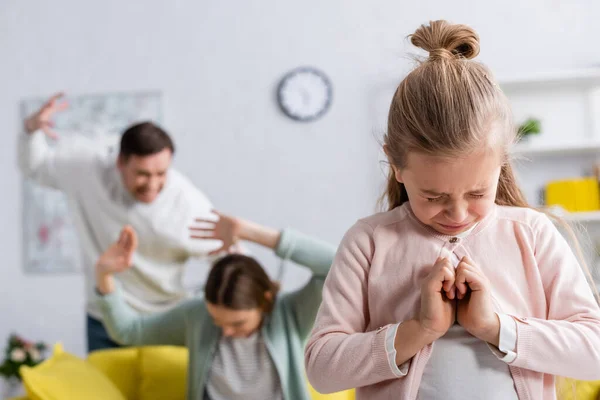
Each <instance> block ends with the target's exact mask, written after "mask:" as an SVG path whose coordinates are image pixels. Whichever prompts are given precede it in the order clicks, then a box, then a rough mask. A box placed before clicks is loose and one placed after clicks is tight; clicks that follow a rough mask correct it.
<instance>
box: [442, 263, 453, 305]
mask: <svg viewBox="0 0 600 400" xmlns="http://www.w3.org/2000/svg"><path fill="white" fill-rule="evenodd" d="M450 268H452V267H444V278H445V279H444V282H443V284H442V288H443V289H444V292H446V297H448V298H449V299H450V300H452V299H454V297H455V295H456V291H455V286H454V280H455V276H454V271H452V270H451V269H450Z"/></svg>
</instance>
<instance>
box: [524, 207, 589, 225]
mask: <svg viewBox="0 0 600 400" xmlns="http://www.w3.org/2000/svg"><path fill="white" fill-rule="evenodd" d="M536 208H542V209H545V211H547V212H549V213H551V214H553V215H556V216H557V217H560V218H563V219H565V220H566V221H568V222H578V223H586V222H587V223H590V222H600V210H595V211H578V212H569V211H567V210H565V209H564V208H562V207H560V206H550V207H545V206H542V207H539V206H538V207H536Z"/></svg>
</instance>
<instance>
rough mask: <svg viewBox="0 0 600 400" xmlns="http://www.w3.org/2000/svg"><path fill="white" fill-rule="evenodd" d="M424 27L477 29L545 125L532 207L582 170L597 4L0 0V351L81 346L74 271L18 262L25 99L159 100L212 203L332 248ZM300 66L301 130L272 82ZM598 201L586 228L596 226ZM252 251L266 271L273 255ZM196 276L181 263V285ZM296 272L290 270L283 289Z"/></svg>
mask: <svg viewBox="0 0 600 400" xmlns="http://www.w3.org/2000/svg"><path fill="white" fill-rule="evenodd" d="M435 19H447V20H449V21H452V22H456V23H465V24H468V25H471V26H472V27H473V28H475V30H476V31H477V32H478V33H479V35H480V38H481V54H480V56H479V58H478V59H479V60H481V61H482V62H484V63H486V64H487V65H488V66H489V67H490V68H491V69H492V71H493V72H494V74H495V75H496V76H497V77H498V79H499V80H500V82H501V84H502V85H505V86H504V87H506V92H507V94H508V95H509V97H511V96H512V99H513V101H514V103H513V104H514V105H515V107H516V108H518V109H516V110H515V117H516V119H517V122H518V123H521V122H524V121H525V120H526V119H527V118H529V117H535V118H537V119H539V120H541V125H542V127H543V128H542V133H541V134H538V135H535V136H536V137H533V138H531V140H529V141H528V142H527V143H525V145H524V146H522V147H521V149H520V151H519V152H520V154H521V155H523V156H525V157H523V159H524V160H523V161H521V162H520V164H519V165H520V166H519V171H520V175H519V176H520V179H521V181H522V184H523V185H524V187H525V190H526V193H527V195H528V197H529V199H530V201H531V202H532V203H533V204H539V203H540V202H542V201H543V197H541V195H540V189H541V188H542V187H543V186H544V185H546V184H547V183H548V182H549V181H551V180H552V179H562V178H571V177H573V176H579V175H581V176H586V175H589V174H592V169H593V168H592V165H593V162H594V159H595V157H596V156H595V153H594V152H593V150H594V149H596V150H597V149H598V147H593V146H591V147H588V146H587V144H586V143H588V142H587V141H590V143H593V142H594V140H595V139H594V138H595V137H598V138H600V132H598V133H599V135H598V136H595V135H596V133H595V132H596V131H595V130H594V129H595V128H594V123H595V122H594V120H593V118H592V116H593V115H595V113H594V107H596V106H597V105H598V103H597V102H596V100H594V99H595V97H593V95H594V94H593V93H594V92H593V90H590V88H591V87H593V83H594V82H596V83H598V81H600V80H599V79H598V77H600V74H597V72H596V70H595V68H596V67H599V66H600V53H599V52H598V42H597V40H598V37H600V24H598V21H599V20H600V3H599V2H597V1H594V0H574V1H571V2H565V1H558V0H504V1H502V2H500V1H489V2H482V1H479V2H475V1H467V0H455V1H453V2H447V1H442V0H421V1H418V2H417V1H414V2H409V1H389V0H385V1H384V0H371V1H368V2H367V1H348V0H345V1H342V0H327V1H317V0H304V1H302V2H292V1H281V0H278V1H274V0H262V1H234V2H217V1H212V2H211V1H191V0H171V1H141V0H128V1H122V0H119V1H117V0H104V1H103V2H82V1H75V0H55V1H52V2H47V1H41V0H26V1H22V0H21V1H17V0H2V2H1V3H0V54H1V56H0V76H1V77H2V85H1V90H0V123H1V128H2V137H3V145H2V146H0V163H1V166H2V168H1V171H2V172H3V177H2V184H1V188H2V189H1V192H2V197H1V198H0V221H2V225H3V226H2V229H0V244H1V254H2V262H1V263H0V268H1V272H0V343H3V342H4V340H5V338H7V337H8V335H9V333H11V332H13V331H18V332H19V333H21V334H22V335H23V336H26V337H30V338H32V339H35V340H43V341H45V342H46V343H55V342H57V341H62V342H63V343H64V345H65V348H67V349H69V350H70V351H71V352H73V353H76V354H80V355H83V354H85V334H84V316H85V314H84V289H83V277H82V274H81V273H57V274H34V273H27V271H25V269H24V267H23V257H24V255H23V254H24V251H23V249H24V243H23V237H24V235H23V207H24V206H23V191H22V177H21V174H20V173H19V171H18V169H17V163H16V146H17V136H18V135H19V133H20V132H21V126H22V114H21V109H20V105H21V104H22V102H23V100H24V99H29V98H39V97H42V98H43V97H47V96H49V95H51V94H52V93H54V92H56V91H61V90H63V91H65V92H66V94H67V95H68V96H70V97H71V96H73V97H77V96H84V95H102V94H111V93H129V92H147V91H153V92H157V93H160V95H161V102H162V109H161V114H162V116H161V124H162V125H163V126H164V127H165V129H166V130H167V131H168V132H169V133H171V134H172V136H173V137H174V139H175V142H176V145H177V148H178V151H177V154H176V157H175V166H176V167H177V168H178V169H179V170H180V171H182V172H183V173H184V174H186V175H187V176H188V177H190V178H191V179H192V180H193V182H194V183H195V184H196V185H197V186H198V187H199V188H200V189H201V190H202V191H204V193H206V194H207V195H208V196H209V198H210V199H211V200H212V201H213V203H214V205H215V206H216V207H217V208H218V209H219V210H221V211H223V212H226V213H229V214H233V215H239V216H242V217H245V218H248V219H252V220H255V221H258V222H260V223H263V224H267V225H271V226H274V227H288V226H289V227H294V228H297V229H299V230H302V231H304V232H307V233H309V234H312V235H315V236H317V237H320V238H323V239H326V240H328V241H330V242H331V243H334V244H337V243H339V241H340V239H341V237H342V235H343V233H344V232H345V231H346V230H347V229H348V228H349V227H350V226H351V225H352V224H353V223H354V222H355V221H356V220H357V219H358V218H361V217H363V216H366V215H368V214H371V213H373V212H374V211H375V210H376V201H377V198H378V196H379V194H380V192H381V189H382V184H383V180H384V175H385V171H386V166H385V165H384V164H382V160H383V157H382V153H381V152H380V147H379V140H380V139H381V136H382V134H383V132H384V131H385V125H386V115H387V108H388V106H389V102H390V99H391V96H392V94H393V92H394V90H395V88H396V86H397V84H398V82H399V81H400V80H401V79H402V77H403V76H404V75H405V74H406V73H407V72H408V71H410V68H411V67H412V66H413V65H414V64H413V61H412V59H411V57H410V54H411V53H412V54H416V49H415V48H413V47H412V46H410V44H409V42H408V41H407V40H406V36H407V35H408V34H410V33H412V32H414V30H415V29H416V28H417V27H418V26H419V25H420V24H422V23H426V22H428V21H429V20H435ZM302 66H310V67H315V68H317V69H319V70H320V71H322V72H323V73H324V74H325V75H326V76H327V77H328V79H329V81H330V83H331V87H332V93H333V96H332V101H331V105H330V107H329V109H328V110H327V111H326V112H325V113H324V114H323V115H322V116H321V117H320V118H318V119H316V120H314V121H312V122H297V121H295V120H293V119H290V118H288V117H287V116H286V115H285V114H284V113H283V112H282V111H281V109H280V107H279V105H278V102H277V96H276V91H277V87H278V84H279V82H280V80H281V79H282V78H283V76H284V75H285V74H286V73H288V72H289V71H291V70H293V69H295V68H297V67H302ZM596 92H597V91H596ZM589 96H592V100H590V97H589ZM594 104H595V105H594ZM527 107H530V109H528V108H527ZM557 115H558V116H560V118H558V117H557ZM544 128H546V129H545V131H544ZM574 128H576V129H574ZM588 128H589V129H588ZM544 135H546V136H544ZM63 139H64V140H68V137H65V138H63ZM544 146H546V147H544ZM548 146H549V147H548ZM561 146H564V148H563V147H561ZM536 149H537V150H540V149H541V150H540V151H542V154H538V153H537V152H536ZM548 149H549V150H548ZM565 149H566V150H565ZM589 149H591V151H589ZM580 152H581V153H582V154H583V155H582V154H580ZM550 156H552V157H557V158H558V161H557V158H549V157H550ZM582 160H583V161H582ZM548 174H550V175H548ZM561 201H562V200H559V201H558V204H560V203H561ZM594 207H595V208H592V209H589V210H586V212H587V213H588V214H585V215H586V217H585V218H583V217H581V218H580V219H584V220H586V221H587V219H590V220H592V223H590V225H593V221H594V218H596V217H597V215H598V214H594V210H595V209H597V208H600V207H596V206H594ZM565 208H568V206H567V207H565ZM570 211H584V210H576V209H573V210H570ZM578 215H583V214H578ZM585 223H588V222H585ZM590 231H593V227H592V228H590ZM251 250H252V251H253V252H254V254H255V255H257V256H258V257H259V259H260V260H261V261H262V262H263V263H264V265H265V266H266V267H267V269H268V270H269V271H270V272H271V273H273V274H275V273H276V272H277V269H278V268H279V263H278V262H277V261H276V259H275V257H274V256H272V255H271V254H269V253H268V252H266V251H261V250H260V249H256V248H252V249H251ZM83 267H88V268H91V267H92V266H83ZM205 273H206V267H205V266H203V265H201V263H196V262H192V263H191V264H190V268H189V269H188V279H189V281H190V284H192V285H196V284H199V282H201V281H202V279H203V278H204V275H205ZM307 277H308V273H307V272H306V271H304V270H301V269H299V268H295V267H293V268H290V269H289V270H287V271H286V273H285V275H284V287H285V288H286V289H288V290H289V289H292V288H294V287H296V286H298V285H299V284H301V283H302V281H303V280H304V279H306V278H307Z"/></svg>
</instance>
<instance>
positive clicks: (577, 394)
mask: <svg viewBox="0 0 600 400" xmlns="http://www.w3.org/2000/svg"><path fill="white" fill-rule="evenodd" d="M556 394H557V398H559V399H561V400H575V399H576V400H596V399H597V398H598V395H600V381H577V380H574V379H569V378H557V380H556Z"/></svg>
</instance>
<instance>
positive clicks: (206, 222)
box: [194, 218, 217, 225]
mask: <svg viewBox="0 0 600 400" xmlns="http://www.w3.org/2000/svg"><path fill="white" fill-rule="evenodd" d="M194 221H196V222H199V223H201V224H209V225H216V224H217V221H215V220H214V219H206V218H196V219H194Z"/></svg>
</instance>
